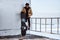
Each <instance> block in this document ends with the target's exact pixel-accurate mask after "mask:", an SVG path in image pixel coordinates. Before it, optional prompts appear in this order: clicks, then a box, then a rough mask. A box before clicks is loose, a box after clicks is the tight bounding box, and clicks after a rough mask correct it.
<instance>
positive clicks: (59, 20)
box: [0, 17, 60, 34]
mask: <svg viewBox="0 0 60 40" xmlns="http://www.w3.org/2000/svg"><path fill="white" fill-rule="evenodd" d="M38 20H39V21H38ZM42 20H43V21H42ZM42 22H43V23H42ZM33 24H34V25H35V27H34V26H33ZM38 25H40V26H38ZM48 25H49V26H48ZM43 26H44V27H43ZM32 27H33V28H32ZM37 27H38V28H37ZM42 27H43V28H42ZM48 27H50V28H48ZM33 29H34V30H33ZM37 29H39V30H37ZM7 30H20V29H2V30H0V31H7ZM30 30H31V31H37V32H46V33H51V34H60V17H53V18H52V17H51V18H44V17H42V18H31V29H30ZM42 30H44V31H42ZM47 30H48V31H50V32H47ZM53 31H56V32H53Z"/></svg>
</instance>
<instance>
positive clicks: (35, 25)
mask: <svg viewBox="0 0 60 40" xmlns="http://www.w3.org/2000/svg"><path fill="white" fill-rule="evenodd" d="M36 29H37V18H35V31H36Z"/></svg>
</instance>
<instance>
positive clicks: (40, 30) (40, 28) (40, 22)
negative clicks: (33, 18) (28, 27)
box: [40, 18, 41, 32]
mask: <svg viewBox="0 0 60 40" xmlns="http://www.w3.org/2000/svg"><path fill="white" fill-rule="evenodd" d="M40 32H41V18H40Z"/></svg>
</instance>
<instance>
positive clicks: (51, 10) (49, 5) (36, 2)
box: [31, 0, 60, 17]
mask: <svg viewBox="0 0 60 40" xmlns="http://www.w3.org/2000/svg"><path fill="white" fill-rule="evenodd" d="M31 7H32V10H33V17H60V0H31Z"/></svg>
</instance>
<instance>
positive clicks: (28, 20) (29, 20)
mask: <svg viewBox="0 0 60 40" xmlns="http://www.w3.org/2000/svg"><path fill="white" fill-rule="evenodd" d="M27 21H28V25H29V27H30V17H29V18H28V19H27Z"/></svg>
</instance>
